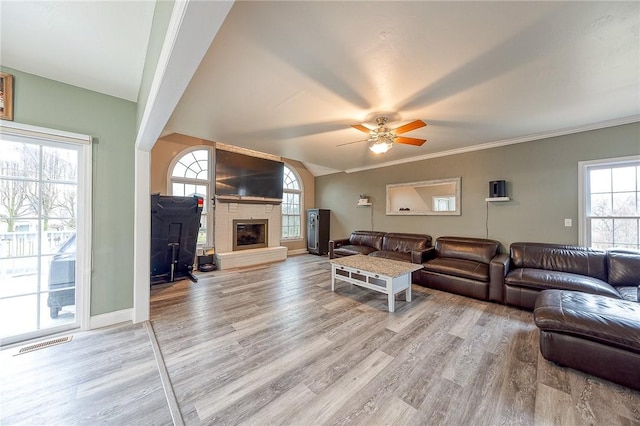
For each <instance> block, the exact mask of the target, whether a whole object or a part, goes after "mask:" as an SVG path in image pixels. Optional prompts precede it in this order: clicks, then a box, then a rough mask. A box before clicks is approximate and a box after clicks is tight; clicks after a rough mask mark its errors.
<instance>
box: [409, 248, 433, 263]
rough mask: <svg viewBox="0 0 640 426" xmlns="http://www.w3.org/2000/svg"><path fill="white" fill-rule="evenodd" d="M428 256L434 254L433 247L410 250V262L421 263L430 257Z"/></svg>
mask: <svg viewBox="0 0 640 426" xmlns="http://www.w3.org/2000/svg"><path fill="white" fill-rule="evenodd" d="M432 252H433V253H432ZM430 256H432V257H433V256H435V249H434V248H433V247H428V248H426V249H422V250H411V263H417V264H418V265H422V263H423V262H426V261H427V260H428V259H430V258H432V257H430Z"/></svg>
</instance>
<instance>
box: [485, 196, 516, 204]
mask: <svg viewBox="0 0 640 426" xmlns="http://www.w3.org/2000/svg"><path fill="white" fill-rule="evenodd" d="M484 200H485V201H486V202H488V203H495V202H500V201H511V198H509V197H489V198H485V199H484Z"/></svg>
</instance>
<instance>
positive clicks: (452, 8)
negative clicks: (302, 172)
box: [1, 1, 640, 174]
mask: <svg viewBox="0 0 640 426" xmlns="http://www.w3.org/2000/svg"><path fill="white" fill-rule="evenodd" d="M1 7H2V14H3V16H2V27H3V28H2V55H3V56H2V64H3V65H6V66H9V67H14V68H16V69H20V70H23V71H25V72H31V73H34V74H38V75H42V76H44V77H48V78H53V79H55V80H59V81H63V82H66V83H70V84H74V85H77V86H80V87H86V88H89V89H92V90H96V91H99V92H102V93H107V94H111V95H114V96H118V97H122V98H124V99H130V100H135V98H136V96H137V88H139V86H140V76H141V73H142V66H143V63H144V55H145V49H146V43H147V41H148V37H149V29H150V23H151V19H152V14H153V3H149V2H70V3H61V4H59V3H57V2H16V4H13V2H8V3H7V2H2V5H1ZM120 8H122V9H120ZM7 13H9V18H11V20H9V19H8V17H7ZM116 18H117V19H116ZM17 19H20V21H18V20H17ZM7 22H9V25H10V26H9V27H6V25H7ZM19 22H20V23H19ZM25 22H28V25H25V24H24V23H25ZM71 29H73V30H71ZM115 76H117V78H114V77H115ZM379 115H386V116H388V117H390V119H391V121H392V122H391V126H390V127H395V126H398V125H401V124H404V123H407V122H409V121H411V120H415V119H421V120H424V121H425V122H426V123H427V124H428V126H426V127H423V128H420V129H416V130H414V131H412V132H410V133H407V134H405V136H410V137H416V138H421V139H427V142H426V143H425V144H424V145H423V146H421V147H415V146H408V145H399V144H395V146H394V148H393V149H391V150H390V151H389V152H387V153H386V154H383V155H375V154H373V153H371V152H370V151H369V149H368V143H367V142H359V143H353V144H349V145H344V146H338V145H341V144H344V143H348V142H354V141H358V140H362V139H364V138H366V135H365V134H363V133H361V132H359V131H357V130H355V129H353V128H351V127H350V125H352V124H360V123H373V122H374V121H375V117H376V116H379ZM639 120H640V3H638V2H270V1H262V2H249V1H246V2H245V1H239V2H236V3H235V4H234V5H233V7H232V8H231V11H230V12H229V14H228V15H227V17H226V20H225V21H224V23H223V24H222V27H221V28H220V30H219V31H218V33H217V35H216V36H215V38H214V40H213V42H212V43H211V46H210V48H209V50H208V52H207V53H206V55H205V57H204V59H203V60H202V62H201V64H200V66H199V67H198V69H197V70H196V72H195V74H194V75H193V78H192V79H191V82H190V83H189V85H188V86H187V88H186V90H185V92H184V94H183V95H182V98H181V99H180V101H179V103H178V104H177V107H176V108H175V110H174V111H173V114H172V116H171V118H170V119H169V121H168V122H167V123H166V126H165V128H164V131H163V133H164V134H170V133H181V134H185V135H189V136H195V137H198V138H204V139H209V140H214V141H218V142H223V143H226V144H231V145H237V146H241V147H245V148H250V149H254V150H258V151H262V152H267V153H271V154H276V155H281V156H285V157H289V158H293V159H296V160H300V161H303V162H305V163H307V164H309V167H310V168H311V169H312V171H314V172H315V173H316V174H322V173H326V172H328V171H332V170H347V171H353V170H359V169H362V168H370V167H377V166H380V165H383V164H391V163H400V162H405V161H409V160H412V159H416V158H429V157H434V156H439V155H445V154H447V153H453V152H464V151H466V150H471V149H478V148H483V147H484V148H486V147H491V146H498V145H501V144H508V143H514V142H521V141H527V140H533V139H538V138H540V137H545V136H550V135H557V134H564V133H570V132H575V131H579V130H585V129H591V128H598V127H605V126H608V125H613V124H620V123H626V122H633V121H639Z"/></svg>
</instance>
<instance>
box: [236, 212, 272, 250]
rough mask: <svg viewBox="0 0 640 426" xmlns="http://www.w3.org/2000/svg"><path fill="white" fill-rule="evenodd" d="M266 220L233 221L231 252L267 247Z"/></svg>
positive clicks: (267, 223)
mask: <svg viewBox="0 0 640 426" xmlns="http://www.w3.org/2000/svg"><path fill="white" fill-rule="evenodd" d="M268 225H269V221H268V220H267V219H234V220H233V251H238V250H248V249H256V248H264V247H269V228H268Z"/></svg>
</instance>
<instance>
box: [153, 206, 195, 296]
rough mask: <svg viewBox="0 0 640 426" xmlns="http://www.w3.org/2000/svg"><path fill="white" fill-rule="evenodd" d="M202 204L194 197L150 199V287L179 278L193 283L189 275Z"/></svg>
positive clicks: (193, 278)
mask: <svg viewBox="0 0 640 426" xmlns="http://www.w3.org/2000/svg"><path fill="white" fill-rule="evenodd" d="M203 203H204V200H203V198H202V197H199V196H197V195H194V196H192V197H177V196H169V195H160V194H152V195H151V277H152V284H156V283H158V282H164V281H168V282H170V281H174V279H175V278H183V277H185V278H190V279H192V280H194V281H196V279H195V277H194V276H193V275H192V274H191V272H192V271H193V264H194V261H195V257H196V245H197V242H198V231H199V230H200V214H201V213H202V207H203Z"/></svg>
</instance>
